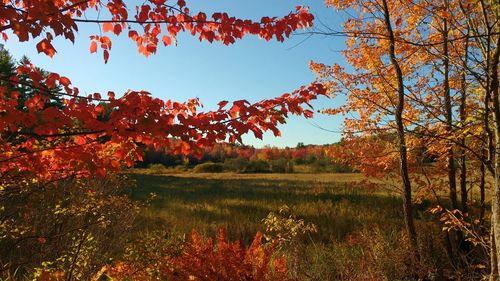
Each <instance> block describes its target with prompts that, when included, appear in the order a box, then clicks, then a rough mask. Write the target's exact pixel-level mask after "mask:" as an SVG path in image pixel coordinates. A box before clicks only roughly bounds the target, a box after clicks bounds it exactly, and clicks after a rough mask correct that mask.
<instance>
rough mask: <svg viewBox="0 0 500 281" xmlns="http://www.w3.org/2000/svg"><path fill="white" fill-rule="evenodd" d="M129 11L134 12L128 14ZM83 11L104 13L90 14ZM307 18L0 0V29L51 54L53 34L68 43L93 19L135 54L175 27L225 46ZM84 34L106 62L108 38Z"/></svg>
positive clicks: (114, 2) (162, 0)
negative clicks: (131, 43)
mask: <svg viewBox="0 0 500 281" xmlns="http://www.w3.org/2000/svg"><path fill="white" fill-rule="evenodd" d="M133 10H135V13H134V14H133V15H129V12H130V11H133ZM89 13H90V14H94V15H97V14H99V15H101V14H102V15H108V16H107V17H106V18H103V17H98V16H95V17H94V18H90V17H89V16H88V14H89ZM84 14H86V15H87V16H84ZM313 19H314V17H313V15H312V14H310V13H309V12H308V10H307V8H304V7H300V6H298V7H296V10H295V11H294V12H290V13H289V14H288V15H286V16H284V17H282V18H276V17H262V18H261V19H260V21H252V20H247V19H238V18H235V17H231V16H229V15H228V14H227V13H225V12H220V13H213V14H212V15H207V14H206V13H204V12H198V13H191V12H190V10H189V8H188V7H187V6H186V2H185V1H184V0H178V1H176V2H175V1H166V0H149V1H144V2H141V4H139V5H136V6H135V9H134V5H133V4H132V3H128V4H127V3H125V2H124V1H122V0H107V1H101V0H85V1H79V0H63V1H53V0H30V1H26V0H23V1H15V2H9V1H4V5H2V6H1V7H0V32H1V33H2V36H3V38H4V39H7V38H8V34H7V33H6V32H5V31H7V30H11V31H12V32H13V33H14V35H15V36H17V38H18V39H19V41H21V42H23V41H28V40H34V39H37V38H41V39H40V41H39V42H38V44H37V50H38V52H40V53H42V52H43V53H45V54H46V55H48V56H51V57H52V56H53V55H54V54H55V53H56V49H55V47H54V46H53V45H52V43H51V42H52V40H53V39H54V38H56V37H60V36H62V37H64V38H65V39H67V40H70V41H71V42H74V41H75V33H76V32H77V31H78V26H79V25H81V24H83V23H98V24H100V25H101V29H102V31H103V32H104V33H111V34H114V35H116V36H119V35H120V34H121V33H122V32H126V33H127V35H128V37H129V38H130V39H131V40H132V41H134V42H135V43H136V44H137V48H138V51H139V53H141V54H143V55H145V56H149V55H150V54H152V53H155V52H156V49H157V46H158V44H159V42H160V40H161V42H163V44H164V45H165V46H168V45H170V44H172V43H173V42H176V38H177V35H178V34H179V33H180V32H188V33H190V34H191V35H193V36H196V37H198V38H199V40H200V41H202V40H206V41H208V42H210V43H212V42H214V41H220V42H222V43H223V44H225V45H229V44H233V43H235V41H236V40H237V39H241V38H243V37H244V36H245V35H247V34H251V35H256V36H259V37H260V38H263V39H265V40H271V39H272V38H273V37H274V38H276V40H278V41H283V40H284V38H285V37H288V36H290V34H291V33H292V32H293V31H295V30H297V29H298V28H304V27H308V26H311V25H312V21H313ZM90 39H91V44H90V52H91V53H94V52H96V51H97V48H99V47H100V48H101V49H102V50H103V56H104V61H107V60H108V57H109V50H111V47H112V41H111V39H110V37H108V36H104V35H101V34H100V35H93V36H91V37H90Z"/></svg>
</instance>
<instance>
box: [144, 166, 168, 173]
mask: <svg viewBox="0 0 500 281" xmlns="http://www.w3.org/2000/svg"><path fill="white" fill-rule="evenodd" d="M166 171H167V168H166V167H165V166H163V164H149V166H148V174H164V173H165V172H166Z"/></svg>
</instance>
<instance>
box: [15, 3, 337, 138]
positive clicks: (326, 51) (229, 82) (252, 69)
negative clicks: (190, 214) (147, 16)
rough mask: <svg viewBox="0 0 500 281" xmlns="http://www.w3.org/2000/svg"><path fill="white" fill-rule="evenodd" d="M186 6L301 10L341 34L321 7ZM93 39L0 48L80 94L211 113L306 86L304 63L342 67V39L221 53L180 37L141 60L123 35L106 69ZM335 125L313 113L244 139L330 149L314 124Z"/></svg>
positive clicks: (84, 32)
mask: <svg viewBox="0 0 500 281" xmlns="http://www.w3.org/2000/svg"><path fill="white" fill-rule="evenodd" d="M187 3H188V6H189V7H190V9H191V11H192V12H196V11H200V10H201V11H205V12H207V13H210V12H215V11H227V12H228V13H229V14H230V15H234V16H237V17H241V18H251V19H256V20H258V19H260V18H261V17H262V16H283V15H286V14H288V13H289V12H290V11H292V10H294V9H295V6H297V5H305V6H309V7H310V9H311V12H312V13H313V14H314V15H315V16H316V19H320V20H321V21H322V22H323V23H326V24H328V25H329V26H331V27H334V28H336V29H341V23H342V19H341V15H340V14H338V13H336V12H335V11H334V10H332V9H329V8H326V7H325V5H324V3H323V1H306V0H302V1H301V0H298V1H297V0H267V1H264V0H256V1H234V0H233V1H231V0H212V1H203V0H190V1H187ZM129 5H130V4H129ZM101 18H102V17H101ZM316 24H319V22H318V21H316ZM97 33H98V27H97V25H96V24H86V25H85V26H82V27H81V28H80V33H79V35H78V36H77V38H76V42H75V44H74V45H73V44H71V42H66V41H62V40H57V41H55V43H54V46H55V47H56V49H57V51H58V53H57V54H56V56H54V57H53V58H49V57H47V56H45V55H42V54H38V53H37V51H36V48H35V44H34V43H33V42H29V43H19V42H18V41H17V39H15V38H14V36H11V39H10V40H9V41H7V42H6V43H5V47H6V48H7V49H8V50H9V51H10V52H11V53H12V55H13V56H14V58H16V59H18V58H20V57H21V56H22V55H27V56H28V57H29V58H30V59H31V60H32V62H33V63H34V64H35V65H37V66H39V67H42V68H44V69H46V70H48V71H53V72H57V73H59V74H61V75H65V76H67V77H69V78H70V79H71V81H72V83H73V84H74V85H75V86H77V87H78V88H79V89H80V91H81V92H82V93H93V92H104V93H106V92H107V91H108V90H112V91H115V92H116V93H117V94H119V93H123V92H124V91H126V90H127V89H134V90H141V89H143V90H147V91H149V92H151V93H152V94H153V95H154V96H156V97H160V98H163V99H173V100H180V101H183V100H186V99H188V98H191V97H199V98H200V99H201V101H202V103H203V104H204V105H205V108H206V109H213V108H214V107H215V105H216V104H217V102H218V101H220V100H237V99H247V100H249V101H257V100H260V99H263V98H270V97H274V96H278V95H281V94H282V93H285V92H291V91H293V90H294V89H296V88H298V87H300V86H301V85H306V84H309V83H310V82H311V81H313V80H314V78H315V77H314V75H313V73H311V71H310V70H309V68H308V63H309V61H310V60H315V61H318V62H325V63H329V64H331V63H334V62H337V63H342V62H343V58H342V56H341V54H340V53H339V51H341V50H342V49H343V48H344V40H343V39H342V38H334V37H331V38H325V37H321V36H315V37H311V38H309V39H307V40H305V41H304V39H305V36H303V35H296V36H293V37H292V38H290V39H288V40H286V41H285V42H284V43H279V42H276V41H271V42H266V41H264V40H261V39H258V38H256V37H251V36H250V37H246V38H245V39H243V40H240V41H237V43H236V44H234V45H231V46H224V45H223V44H220V43H214V44H208V43H206V42H202V43H200V42H199V41H198V39H197V38H193V37H191V36H190V35H188V34H183V35H181V36H179V38H178V46H177V47H174V46H170V47H166V48H165V47H163V46H161V47H159V50H158V52H157V53H156V55H153V56H150V57H149V58H146V57H144V56H142V55H140V54H139V53H138V52H137V50H136V46H135V43H134V42H132V41H130V40H129V39H128V38H127V37H126V36H120V37H118V38H117V37H112V39H113V48H112V50H111V55H110V59H109V61H108V63H107V64H104V62H103V59H102V54H100V53H98V54H97V55H96V54H90V53H89V43H90V41H89V37H88V36H89V35H91V34H97ZM122 35H125V34H122ZM335 102H336V101H331V100H326V99H322V100H320V101H317V102H315V103H314V106H315V108H316V109H320V108H325V107H331V106H334V103H335ZM341 123H342V118H341V117H340V116H337V117H332V116H321V115H319V114H316V116H315V117H314V119H312V120H306V119H304V118H301V117H292V118H290V119H289V120H288V123H287V124H286V125H282V126H281V127H280V129H281V131H282V137H280V138H274V137H273V136H272V135H271V134H266V135H264V140H263V141H260V140H257V139H254V138H253V137H246V138H245V139H244V140H245V143H246V144H252V145H255V146H258V147H260V146H263V145H265V144H269V145H276V146H281V147H283V146H295V145H296V144H297V143H298V142H304V143H305V144H325V143H332V142H335V141H338V140H339V138H340V134H338V133H332V132H327V131H324V130H321V129H319V128H317V127H315V126H314V125H313V124H318V125H320V126H321V127H324V128H328V129H330V130H338V129H339V128H340V126H341Z"/></svg>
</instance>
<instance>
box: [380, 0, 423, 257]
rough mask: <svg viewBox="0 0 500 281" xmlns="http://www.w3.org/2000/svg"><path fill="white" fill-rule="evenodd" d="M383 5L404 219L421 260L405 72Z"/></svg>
mask: <svg viewBox="0 0 500 281" xmlns="http://www.w3.org/2000/svg"><path fill="white" fill-rule="evenodd" d="M382 5H383V9H384V20H385V27H386V31H387V33H388V37H389V44H390V45H389V57H390V61H391V64H392V66H393V67H394V69H395V71H396V79H397V95H398V103H397V107H396V114H395V119H396V126H397V135H398V141H399V169H400V173H401V179H402V182H403V212H404V221H405V226H406V232H407V234H408V238H409V239H410V243H411V247H412V249H413V252H414V254H415V258H416V259H417V260H420V255H419V252H418V243H417V232H416V230H415V224H414V221H413V204H412V200H411V198H412V190H411V182H410V176H409V172H408V155H407V149H406V139H405V127H404V123H403V112H404V107H405V92H404V82H403V81H404V80H403V72H402V70H401V67H400V65H399V62H398V60H397V58H396V50H395V49H396V48H395V45H396V40H395V37H394V32H393V30H392V24H391V18H390V14H389V7H388V5H387V0H382Z"/></svg>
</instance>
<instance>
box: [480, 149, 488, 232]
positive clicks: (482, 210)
mask: <svg viewBox="0 0 500 281" xmlns="http://www.w3.org/2000/svg"><path fill="white" fill-rule="evenodd" d="M483 157H486V155H485V154H483ZM480 177H481V178H480V180H479V225H480V226H481V228H483V226H484V213H485V212H486V197H485V192H484V191H485V188H486V164H484V162H482V163H481V166H480Z"/></svg>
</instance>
